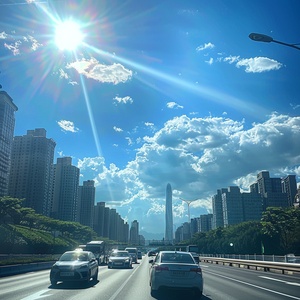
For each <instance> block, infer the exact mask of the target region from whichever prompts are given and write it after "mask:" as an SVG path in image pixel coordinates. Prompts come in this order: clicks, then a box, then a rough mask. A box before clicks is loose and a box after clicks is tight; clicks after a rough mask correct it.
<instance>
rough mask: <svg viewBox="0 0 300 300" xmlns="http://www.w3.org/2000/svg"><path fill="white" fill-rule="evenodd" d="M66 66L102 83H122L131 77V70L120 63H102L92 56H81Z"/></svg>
mask: <svg viewBox="0 0 300 300" xmlns="http://www.w3.org/2000/svg"><path fill="white" fill-rule="evenodd" d="M67 68H74V69H75V70H76V71H77V72H78V73H79V74H82V75H84V76H86V77H87V78H91V79H94V80H96V81H99V82H103V83H113V84H119V83H121V82H123V83H124V82H126V81H128V80H130V79H131V77H132V71H131V70H128V69H126V68H125V67H124V66H122V65H121V64H119V63H114V64H112V65H104V64H101V63H99V62H98V61H97V60H96V59H95V58H93V57H92V58H91V59H89V60H87V59H85V58H82V59H81V60H77V61H75V62H72V63H70V64H68V65H67Z"/></svg>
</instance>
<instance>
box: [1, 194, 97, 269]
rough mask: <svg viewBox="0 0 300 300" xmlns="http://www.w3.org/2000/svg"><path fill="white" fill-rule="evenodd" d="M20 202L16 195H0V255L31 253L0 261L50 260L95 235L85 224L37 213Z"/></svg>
mask: <svg viewBox="0 0 300 300" xmlns="http://www.w3.org/2000/svg"><path fill="white" fill-rule="evenodd" d="M22 202H23V200H21V199H17V198H11V197H0V241H1V247H0V255H1V254H32V257H31V258H29V256H28V255H27V256H26V257H25V256H23V257H18V258H13V259H9V258H8V259H5V261H4V260H0V265H3V264H7V263H8V262H9V263H13V262H15V263H20V262H23V263H27V262H28V261H30V262H33V261H49V260H53V255H55V254H61V253H63V252H65V251H67V250H73V249H74V248H76V247H77V246H78V245H79V244H84V243H86V242H88V241H91V240H94V239H95V240H96V239H98V237H97V234H96V232H95V231H93V230H92V229H91V228H90V227H88V226H83V225H81V224H79V223H77V222H67V221H61V220H56V219H52V218H49V217H46V216H43V215H40V214H37V213H35V211H34V210H33V209H31V208H27V207H23V206H22ZM38 254H43V256H41V257H39V256H38ZM47 254H48V256H47ZM2 257H3V256H2ZM14 257H15V256H14ZM0 258H1V256H0ZM12 260H13V261H12Z"/></svg>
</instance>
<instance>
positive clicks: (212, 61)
mask: <svg viewBox="0 0 300 300" xmlns="http://www.w3.org/2000/svg"><path fill="white" fill-rule="evenodd" d="M205 62H206V63H208V64H209V65H212V64H213V63H214V59H213V58H212V57H211V58H210V59H209V60H206V61H205Z"/></svg>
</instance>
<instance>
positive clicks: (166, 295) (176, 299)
mask: <svg viewBox="0 0 300 300" xmlns="http://www.w3.org/2000/svg"><path fill="white" fill-rule="evenodd" d="M153 299H157V300H187V299H188V300H190V299H191V300H192V299H195V300H196V299H197V300H200V299H201V300H211V298H210V297H207V296H205V295H202V297H201V298H199V297H198V298H196V297H195V294H194V292H192V291H191V292H190V291H177V290H162V291H160V292H159V293H158V295H157V296H155V298H154V297H153Z"/></svg>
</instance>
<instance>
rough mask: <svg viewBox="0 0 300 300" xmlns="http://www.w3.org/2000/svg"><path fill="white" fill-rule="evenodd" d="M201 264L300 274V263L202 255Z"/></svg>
mask: <svg viewBox="0 0 300 300" xmlns="http://www.w3.org/2000/svg"><path fill="white" fill-rule="evenodd" d="M200 262H204V263H215V264H222V265H227V266H232V267H238V268H246V269H255V270H263V271H265V272H269V271H280V272H281V273H282V274H286V273H287V272H293V273H294V272H296V273H300V264H299V263H286V262H274V261H258V260H246V259H233V258H219V257H204V256H201V255H200Z"/></svg>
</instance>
